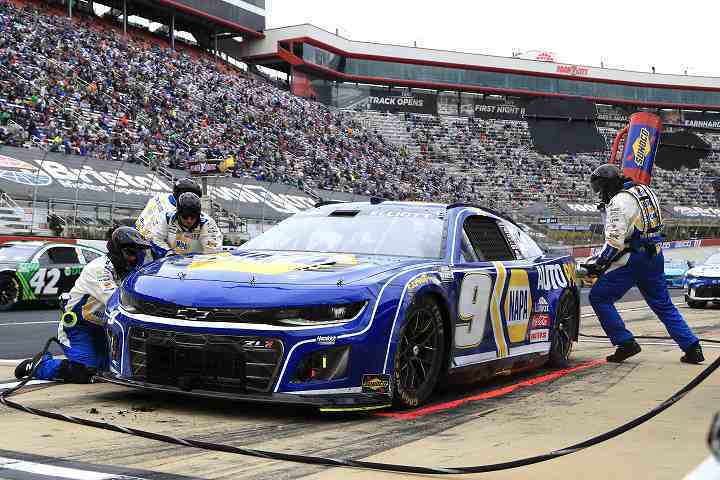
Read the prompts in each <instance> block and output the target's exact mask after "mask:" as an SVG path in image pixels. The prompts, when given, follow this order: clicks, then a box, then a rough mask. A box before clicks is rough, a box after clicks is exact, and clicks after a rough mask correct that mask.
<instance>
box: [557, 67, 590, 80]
mask: <svg viewBox="0 0 720 480" xmlns="http://www.w3.org/2000/svg"><path fill="white" fill-rule="evenodd" d="M555 71H556V72H557V73H562V74H565V75H572V76H573V77H586V76H587V75H588V74H589V73H590V69H589V68H588V67H579V66H577V65H557V66H556V67H555Z"/></svg>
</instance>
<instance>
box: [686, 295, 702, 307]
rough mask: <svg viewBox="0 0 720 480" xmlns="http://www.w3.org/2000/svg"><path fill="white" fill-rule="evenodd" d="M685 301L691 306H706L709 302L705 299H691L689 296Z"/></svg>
mask: <svg viewBox="0 0 720 480" xmlns="http://www.w3.org/2000/svg"><path fill="white" fill-rule="evenodd" d="M685 301H686V302H687V304H688V307H690V308H705V307H706V306H707V302H705V301H703V300H690V299H689V298H687V297H685Z"/></svg>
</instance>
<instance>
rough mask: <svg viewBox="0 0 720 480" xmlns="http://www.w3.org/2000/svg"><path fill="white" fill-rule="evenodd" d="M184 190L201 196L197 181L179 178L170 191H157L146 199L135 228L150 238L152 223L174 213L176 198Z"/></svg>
mask: <svg viewBox="0 0 720 480" xmlns="http://www.w3.org/2000/svg"><path fill="white" fill-rule="evenodd" d="M185 192H192V193H194V194H195V195H197V196H198V197H202V188H200V185H198V184H197V182H195V181H194V180H192V179H191V178H181V179H179V180H178V181H176V182H175V185H173V191H172V193H158V194H157V195H155V196H154V197H153V198H151V199H150V200H148V203H147V205H145V208H144V209H143V211H142V212H141V213H140V216H139V217H138V219H137V221H136V222H135V228H137V231H138V232H140V235H142V237H143V238H144V239H146V240H150V235H151V234H152V230H153V228H154V225H155V224H156V223H157V222H160V221H164V220H165V215H167V214H168V213H170V214H172V213H175V209H176V208H177V199H178V198H180V195H182V194H183V193H185Z"/></svg>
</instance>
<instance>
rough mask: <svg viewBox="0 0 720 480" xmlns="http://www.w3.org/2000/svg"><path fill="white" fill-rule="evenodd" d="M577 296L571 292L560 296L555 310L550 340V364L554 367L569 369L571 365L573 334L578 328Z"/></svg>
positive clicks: (565, 292) (567, 291) (568, 291)
mask: <svg viewBox="0 0 720 480" xmlns="http://www.w3.org/2000/svg"><path fill="white" fill-rule="evenodd" d="M579 322H580V318H579V317H578V303H577V296H576V295H575V294H573V293H572V292H571V291H570V290H565V291H564V292H563V293H562V295H560V300H558V303H557V307H556V308H555V321H554V322H553V330H552V334H551V340H550V355H549V358H548V364H549V365H550V366H552V367H561V368H564V367H567V366H568V365H569V364H570V354H571V353H572V348H573V333H574V332H575V330H576V328H578V326H579Z"/></svg>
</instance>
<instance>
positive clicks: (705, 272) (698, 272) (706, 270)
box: [687, 265, 720, 278]
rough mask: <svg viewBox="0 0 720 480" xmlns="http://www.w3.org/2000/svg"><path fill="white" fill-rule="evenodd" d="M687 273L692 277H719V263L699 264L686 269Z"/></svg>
mask: <svg viewBox="0 0 720 480" xmlns="http://www.w3.org/2000/svg"><path fill="white" fill-rule="evenodd" d="M687 274H688V275H692V276H693V277H709V278H720V265H700V266H699V267H695V268H692V269H690V270H688V272H687Z"/></svg>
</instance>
